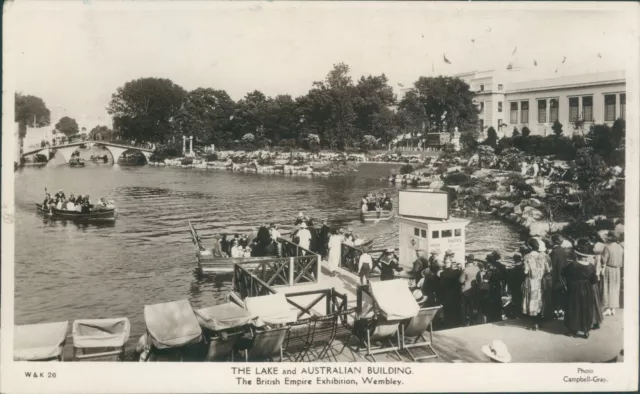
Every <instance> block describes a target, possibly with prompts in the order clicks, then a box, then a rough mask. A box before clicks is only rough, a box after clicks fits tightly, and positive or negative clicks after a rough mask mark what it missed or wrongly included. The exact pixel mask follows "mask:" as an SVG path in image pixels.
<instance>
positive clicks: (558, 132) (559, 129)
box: [551, 119, 562, 137]
mask: <svg viewBox="0 0 640 394" xmlns="http://www.w3.org/2000/svg"><path fill="white" fill-rule="evenodd" d="M551 129H552V130H553V132H554V134H555V135H557V136H558V137H560V135H562V123H560V122H559V121H558V119H556V121H555V122H553V126H551Z"/></svg>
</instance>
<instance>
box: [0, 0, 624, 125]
mask: <svg viewBox="0 0 640 394" xmlns="http://www.w3.org/2000/svg"><path fill="white" fill-rule="evenodd" d="M5 4H6V3H5ZM620 6H621V7H622V8H620V7H617V6H616V5H614V4H593V3H586V4H585V3H582V4H575V3H569V4H564V5H561V4H558V3H556V4H549V3H541V4H531V3H529V4H526V5H525V4H505V3H482V4H472V3H440V2H437V3H416V2H411V3H384V2H376V3H365V2H357V3H350V2H348V3H336V2H332V3H323V2H312V3H297V2H277V1H276V2H260V3H253V2H242V3H235V2H234V3H232V2H214V3H204V2H194V3H187V2H184V3H177V2H136V3H133V2H116V1H96V0H93V1H91V0H84V1H83V2H73V3H71V2H67V3H57V2H46V3H45V2H37V1H21V2H17V3H13V4H10V5H8V6H5V14H4V17H5V27H6V28H7V29H8V33H5V34H3V38H4V47H5V62H7V61H9V62H11V66H13V67H12V68H10V71H8V74H7V75H6V76H5V77H6V78H8V79H10V81H11V82H12V84H11V85H12V86H13V89H15V90H16V91H19V92H22V93H24V94H32V95H36V96H39V97H41V98H42V99H44V100H45V102H46V104H47V106H48V108H49V109H50V110H51V112H52V125H54V124H55V123H56V122H57V121H58V120H59V119H60V118H61V117H62V116H70V117H72V118H75V119H76V120H77V121H78V123H79V125H80V127H83V126H84V127H87V129H88V130H90V129H91V128H92V127H93V126H95V125H98V124H106V125H109V126H110V125H111V120H110V117H109V115H108V114H107V112H106V107H107V105H108V102H109V100H110V98H111V95H112V94H113V93H114V92H115V91H116V89H117V88H118V87H120V86H122V85H123V84H124V83H125V82H128V81H131V80H133V79H137V78H141V77H161V78H169V79H171V80H172V81H173V82H175V83H177V84H179V85H181V86H182V87H184V88H185V89H186V90H193V89H196V88H198V87H210V88H215V89H224V90H226V91H227V93H229V95H230V96H231V97H232V98H233V99H234V100H239V99H240V98H242V97H243V96H244V95H245V94H246V93H248V92H250V91H253V90H255V89H257V90H260V91H262V92H263V93H265V94H266V95H268V96H275V95H278V94H291V95H292V96H294V97H295V96H299V95H303V94H305V93H307V92H308V90H309V89H310V88H311V84H312V83H313V82H314V81H318V80H322V79H323V78H324V77H325V76H326V74H327V72H328V71H329V70H330V69H331V68H332V65H333V64H335V63H338V62H345V63H346V64H348V65H349V66H350V67H351V75H352V77H353V79H354V80H355V79H357V78H359V77H360V76H362V75H379V74H382V73H385V75H386V76H387V77H388V78H389V83H390V84H391V86H393V87H394V90H395V91H396V93H397V94H399V95H400V94H401V85H404V87H409V86H411V84H412V83H413V82H414V81H415V80H417V78H418V77H420V76H434V75H440V74H442V75H452V74H456V73H461V72H467V71H472V70H487V69H499V70H502V69H505V68H506V66H507V65H508V64H509V63H512V64H513V65H514V67H516V68H517V67H522V68H523V69H524V70H525V71H526V73H524V74H525V75H527V76H528V77H529V78H531V79H537V78H542V77H545V76H548V77H558V76H564V75H575V74H583V73H590V72H598V71H609V70H617V69H626V68H627V67H628V65H629V61H630V59H631V55H630V53H631V52H632V51H630V50H629V45H630V43H632V42H633V41H632V40H634V39H637V35H636V33H637V31H636V29H637V19H635V18H636V17H637V9H636V8H633V6H635V4H633V3H628V4H623V5H620ZM635 48H636V47H634V49H635ZM514 52H515V53H514ZM598 54H600V56H598ZM443 56H446V57H447V59H448V60H449V61H450V62H451V64H447V63H445V62H444V60H443ZM565 56H566V60H565V62H564V63H562V59H563V58H564V57H565ZM534 59H535V60H536V61H537V63H538V67H533V61H534ZM556 69H557V70H558V71H557V73H556V72H555V70H556ZM11 85H9V86H11Z"/></svg>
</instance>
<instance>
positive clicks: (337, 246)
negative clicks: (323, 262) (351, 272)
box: [327, 229, 343, 276]
mask: <svg viewBox="0 0 640 394" xmlns="http://www.w3.org/2000/svg"><path fill="white" fill-rule="evenodd" d="M331 233H332V234H331V235H330V236H329V243H328V248H329V252H328V258H327V260H328V263H329V264H328V265H329V272H331V276H336V272H337V271H338V266H339V265H340V253H341V250H342V241H343V237H342V235H341V234H339V231H336V230H335V229H332V230H331Z"/></svg>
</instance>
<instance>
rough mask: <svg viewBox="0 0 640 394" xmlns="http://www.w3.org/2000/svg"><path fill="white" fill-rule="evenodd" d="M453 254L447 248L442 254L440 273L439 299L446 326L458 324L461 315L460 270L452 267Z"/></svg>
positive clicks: (456, 325)
mask: <svg viewBox="0 0 640 394" xmlns="http://www.w3.org/2000/svg"><path fill="white" fill-rule="evenodd" d="M454 255H455V254H454V253H453V252H452V251H451V250H447V251H446V252H445V254H444V261H443V265H444V266H443V268H442V272H441V273H440V297H439V298H440V300H442V313H443V314H444V319H445V320H444V322H445V324H446V326H447V327H458V326H460V324H461V322H460V316H461V312H460V309H461V305H462V299H461V295H462V293H461V289H462V287H461V286H462V284H461V283H460V275H461V274H462V271H461V270H460V269H459V268H457V267H454V265H453V256H454Z"/></svg>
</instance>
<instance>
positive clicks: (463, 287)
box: [363, 231, 624, 338]
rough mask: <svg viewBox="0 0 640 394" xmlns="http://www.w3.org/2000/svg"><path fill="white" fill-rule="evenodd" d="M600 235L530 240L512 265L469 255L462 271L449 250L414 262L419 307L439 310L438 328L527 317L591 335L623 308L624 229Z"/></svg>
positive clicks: (490, 257)
mask: <svg viewBox="0 0 640 394" xmlns="http://www.w3.org/2000/svg"><path fill="white" fill-rule="evenodd" d="M603 238H604V239H603V240H602V241H603V242H593V240H589V239H579V240H577V241H575V242H574V243H571V242H568V241H566V240H564V239H563V237H561V236H560V235H554V236H553V237H552V238H551V240H549V241H547V242H549V245H547V244H546V243H545V241H544V240H542V239H540V238H531V239H529V240H528V242H527V243H526V246H523V247H522V248H521V249H520V253H517V254H515V255H514V256H513V261H512V262H511V263H509V264H505V263H503V261H502V258H501V256H500V254H499V253H498V252H492V253H491V254H489V255H487V257H486V259H485V260H484V261H481V260H476V259H475V258H474V256H473V255H469V256H467V257H466V262H465V264H464V266H462V264H459V263H458V262H456V261H454V253H453V252H451V251H447V252H446V253H445V255H444V259H442V260H440V259H439V258H438V252H433V253H432V254H431V256H430V257H429V258H427V257H425V256H421V257H419V258H418V259H417V260H416V261H415V262H414V264H413V269H412V271H411V272H410V274H411V275H412V277H413V280H414V281H413V290H414V296H415V297H416V299H419V300H421V303H422V306H436V305H442V315H441V316H440V320H439V321H437V325H439V326H440V328H452V327H459V326H466V325H472V324H479V323H487V322H496V321H501V320H504V319H506V318H523V319H527V320H528V321H529V322H530V323H529V324H527V325H528V327H529V328H530V329H532V330H537V329H539V328H540V327H541V326H543V325H544V324H546V323H547V322H549V321H552V320H556V319H559V320H563V321H564V325H565V327H566V329H567V335H569V336H577V337H582V338H588V337H589V332H590V331H591V330H594V329H598V328H599V327H600V325H601V324H602V322H603V320H604V317H605V316H608V315H615V311H616V309H617V308H619V307H620V291H621V284H622V266H623V254H624V251H623V247H622V246H621V245H620V243H619V241H620V239H619V238H620V232H617V231H610V232H609V233H608V234H607V235H606V236H604V237H603ZM366 262H367V261H366V259H365V261H364V264H366ZM364 264H363V265H364ZM508 267H509V268H508ZM365 270H366V269H365Z"/></svg>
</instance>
